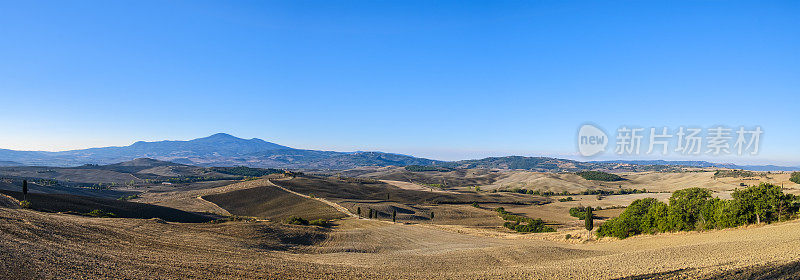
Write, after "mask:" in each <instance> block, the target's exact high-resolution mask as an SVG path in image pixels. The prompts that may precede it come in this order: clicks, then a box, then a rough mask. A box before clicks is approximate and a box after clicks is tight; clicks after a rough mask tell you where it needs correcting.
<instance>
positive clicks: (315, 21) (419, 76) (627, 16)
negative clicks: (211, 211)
mask: <svg viewBox="0 0 800 280" xmlns="http://www.w3.org/2000/svg"><path fill="white" fill-rule="evenodd" d="M798 14H800V3H798V2H796V1H746V2H740V1H691V2H681V3H677V1H663V2H661V1H485V2H468V1H452V2H450V1H402V2H401V1H398V2H388V1H363V2H351V1H3V2H2V3H0V38H2V41H3V43H2V44H0V61H2V62H1V63H0V97H2V100H3V101H4V102H3V103H4V104H3V105H4V106H3V109H2V110H0V129H1V130H2V131H3V134H2V137H0V148H9V149H19V150H54V151H55V150H66V149H75V148H87V147H97V146H109V145H129V144H131V143H133V142H134V141H137V140H164V139H171V140H179V139H192V138H197V137H203V136H208V135H210V134H213V133H216V132H227V133H230V134H233V135H235V136H239V137H243V138H253V137H257V138H261V139H264V140H267V141H271V142H275V143H279V144H283V145H287V146H292V147H297V148H308V149H325V150H339V151H354V150H380V151H386V152H396V153H404V154H411V155H415V156H422V157H428V158H435V159H448V160H452V159H465V158H477V157H483V156H488V155H511V154H514V155H551V156H563V157H571V156H572V155H574V154H575V153H576V140H575V138H576V137H575V136H576V131H577V129H578V127H579V126H580V125H581V124H583V123H586V122H591V123H594V124H597V125H599V126H601V127H604V128H605V129H606V130H607V131H613V130H615V129H616V128H617V127H619V126H622V125H630V126H641V127H651V126H659V127H660V126H669V127H673V128H676V127H678V126H681V125H686V126H688V125H696V126H702V127H709V126H713V125H719V124H722V125H729V126H739V125H745V126H755V125H760V126H761V127H762V128H763V129H764V131H765V133H764V137H763V138H762V151H761V154H760V155H759V156H756V157H744V158H731V159H730V160H728V159H725V160H721V159H720V160H717V161H734V162H743V163H766V162H772V163H792V164H800V145H797V143H798V141H797V139H798V138H800V131H798V129H797V127H798V126H797V123H798V121H799V120H800V113H798V112H799V111H798V109H797V108H798V107H797V106H798V104H800V52H799V51H798V50H800V17H797V15H798ZM604 158H613V156H610V155H608V156H606V157H604ZM643 158H658V157H643ZM704 159H705V158H704Z"/></svg>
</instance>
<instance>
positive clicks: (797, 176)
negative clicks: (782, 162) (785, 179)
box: [789, 172, 800, 184]
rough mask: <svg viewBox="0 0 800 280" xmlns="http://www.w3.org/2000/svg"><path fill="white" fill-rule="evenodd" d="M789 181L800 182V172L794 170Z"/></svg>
mask: <svg viewBox="0 0 800 280" xmlns="http://www.w3.org/2000/svg"><path fill="white" fill-rule="evenodd" d="M789 181H792V182H794V183H795V184H800V172H792V176H791V177H789Z"/></svg>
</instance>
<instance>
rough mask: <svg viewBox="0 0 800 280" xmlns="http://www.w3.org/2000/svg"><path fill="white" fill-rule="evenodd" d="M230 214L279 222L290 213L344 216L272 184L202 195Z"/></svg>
mask: <svg viewBox="0 0 800 280" xmlns="http://www.w3.org/2000/svg"><path fill="white" fill-rule="evenodd" d="M203 199H205V200H207V201H210V202H212V203H215V204H216V205H218V206H220V207H222V208H223V209H225V210H227V211H228V212H229V213H231V214H233V215H239V216H249V217H259V218H266V219H270V220H273V221H281V220H284V219H286V218H289V217H291V216H296V217H302V218H305V219H308V220H314V219H326V220H329V219H338V218H343V217H345V216H346V215H344V214H342V213H341V212H339V211H336V209H334V208H333V207H331V206H328V205H326V204H325V203H322V202H319V201H317V200H314V199H309V198H303V197H300V196H297V195H294V194H291V193H288V192H286V191H284V190H281V189H279V188H277V187H274V186H263V187H255V188H249V189H241V190H235V191H230V192H226V193H220V194H212V195H207V196H203Z"/></svg>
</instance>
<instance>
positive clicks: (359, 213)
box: [356, 207, 361, 218]
mask: <svg viewBox="0 0 800 280" xmlns="http://www.w3.org/2000/svg"><path fill="white" fill-rule="evenodd" d="M356 212H357V215H358V217H359V218H361V207H358V209H356Z"/></svg>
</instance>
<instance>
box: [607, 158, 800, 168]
mask: <svg viewBox="0 0 800 280" xmlns="http://www.w3.org/2000/svg"><path fill="white" fill-rule="evenodd" d="M592 162H594V163H620V164H635V165H668V166H686V167H715V168H728V169H744V170H751V171H798V170H800V166H778V165H739V164H733V163H713V162H708V161H699V160H698V161H694V160H692V161H683V160H677V161H676V160H607V161H592Z"/></svg>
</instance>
